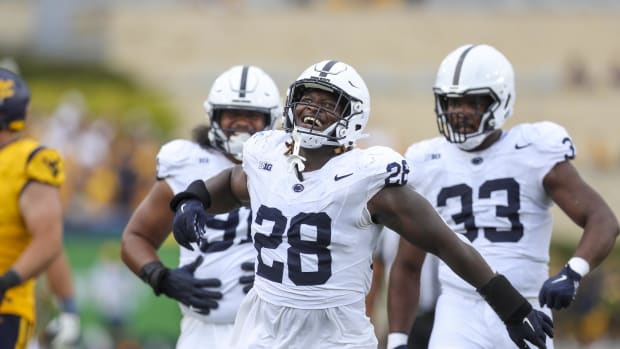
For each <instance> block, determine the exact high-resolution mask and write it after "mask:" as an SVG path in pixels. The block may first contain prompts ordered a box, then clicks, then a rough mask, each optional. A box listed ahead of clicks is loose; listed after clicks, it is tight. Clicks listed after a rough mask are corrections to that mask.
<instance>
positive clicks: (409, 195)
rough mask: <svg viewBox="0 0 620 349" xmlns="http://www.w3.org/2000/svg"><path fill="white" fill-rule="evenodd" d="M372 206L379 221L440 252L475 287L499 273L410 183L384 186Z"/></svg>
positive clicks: (445, 260) (428, 248)
mask: <svg viewBox="0 0 620 349" xmlns="http://www.w3.org/2000/svg"><path fill="white" fill-rule="evenodd" d="M368 209H369V210H370V212H371V214H372V217H373V219H374V220H375V222H377V223H381V224H384V225H385V226H387V227H389V228H391V229H393V230H394V231H396V232H398V233H399V234H400V235H401V237H403V238H404V239H406V240H407V241H409V242H410V243H412V244H414V245H416V246H417V247H419V248H421V249H422V250H425V251H427V252H430V253H433V254H435V255H437V256H438V257H439V258H441V259H442V260H443V261H444V262H446V264H448V265H449V266H450V268H452V270H454V272H456V273H457V274H458V275H459V276H460V277H461V278H463V279H464V280H465V281H467V282H469V283H470V284H471V285H473V286H474V287H476V288H480V287H482V286H483V285H485V284H486V283H487V282H489V280H491V278H493V276H495V273H494V272H493V271H492V270H491V268H490V267H489V265H488V264H487V263H486V261H485V260H484V259H483V258H482V256H481V255H480V254H479V253H478V251H476V250H475V249H474V248H473V247H472V246H471V245H469V244H467V243H465V242H463V241H461V240H460V239H459V237H458V236H457V235H456V234H455V233H454V232H453V231H452V230H451V229H450V228H449V227H448V226H447V225H446V223H445V222H444V221H443V220H442V219H441V217H440V216H439V215H438V214H437V212H436V211H435V209H434V208H433V207H432V206H431V204H430V203H429V202H428V201H427V200H426V199H425V198H424V197H423V196H421V195H420V194H418V193H417V192H415V191H414V190H413V189H412V188H411V187H410V186H401V187H387V188H384V189H382V190H381V191H379V193H377V194H376V195H375V196H374V197H373V198H372V199H371V200H370V201H369V202H368ZM397 259H398V257H397ZM421 261H423V259H420V264H421ZM409 263H412V262H409ZM420 267H421V265H420Z"/></svg>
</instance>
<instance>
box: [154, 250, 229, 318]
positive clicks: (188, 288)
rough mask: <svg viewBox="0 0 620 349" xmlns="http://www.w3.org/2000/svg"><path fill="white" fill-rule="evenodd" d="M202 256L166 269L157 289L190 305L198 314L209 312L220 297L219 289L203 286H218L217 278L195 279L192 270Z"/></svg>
mask: <svg viewBox="0 0 620 349" xmlns="http://www.w3.org/2000/svg"><path fill="white" fill-rule="evenodd" d="M202 261H203V257H202V256H198V257H197V258H196V259H195V260H194V261H193V262H192V263H190V264H186V265H184V266H182V267H180V268H178V269H168V270H167V272H166V274H165V275H164V276H163V277H162V279H161V281H160V284H159V291H160V292H161V293H163V294H165V295H167V296H168V297H170V298H174V299H176V300H178V301H179V302H181V303H183V304H185V305H187V306H189V307H191V308H192V309H194V310H196V311H197V312H198V313H200V314H209V311H211V309H216V308H217V306H218V304H217V300H219V299H221V298H222V293H221V292H219V291H214V290H208V289H205V287H219V286H221V282H220V280H218V279H197V278H196V277H194V271H195V270H196V268H197V267H198V266H199V265H200V264H201V263H202Z"/></svg>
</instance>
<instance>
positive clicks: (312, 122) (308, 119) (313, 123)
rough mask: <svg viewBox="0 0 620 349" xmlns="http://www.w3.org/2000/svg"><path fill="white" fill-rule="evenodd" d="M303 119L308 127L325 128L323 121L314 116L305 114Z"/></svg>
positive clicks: (304, 124)
mask: <svg viewBox="0 0 620 349" xmlns="http://www.w3.org/2000/svg"><path fill="white" fill-rule="evenodd" d="M301 121H302V123H303V126H304V127H306V128H314V129H323V122H322V121H321V120H319V119H317V118H316V117H314V116H305V117H303V118H302V119H301Z"/></svg>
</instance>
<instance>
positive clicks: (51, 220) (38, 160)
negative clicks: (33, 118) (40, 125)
mask: <svg viewBox="0 0 620 349" xmlns="http://www.w3.org/2000/svg"><path fill="white" fill-rule="evenodd" d="M29 101H30V92H29V90H28V87H27V86H26V84H25V83H24V81H23V80H22V79H21V78H20V77H19V76H18V75H16V74H14V73H12V72H11V71H9V70H6V69H2V68H0V349H13V348H25V346H26V343H27V342H28V339H29V338H30V337H31V334H32V333H31V332H32V329H33V328H34V321H35V293H34V283H35V277H36V276H37V275H39V274H40V273H42V272H44V271H45V270H46V269H47V268H48V267H49V265H50V263H51V262H52V261H53V260H54V258H56V257H57V256H58V255H59V253H60V252H61V249H62V204H61V200H60V190H59V187H60V185H61V184H62V183H63V182H64V179H65V172H64V163H63V160H62V158H61V156H60V154H59V153H58V152H57V151H55V150H53V149H49V148H46V147H44V146H42V145H40V144H39V142H37V141H35V140H33V139H30V138H26V137H23V136H22V134H21V131H22V130H23V128H24V126H25V119H26V111H27V108H28V103H29Z"/></svg>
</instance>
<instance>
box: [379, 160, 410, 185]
mask: <svg viewBox="0 0 620 349" xmlns="http://www.w3.org/2000/svg"><path fill="white" fill-rule="evenodd" d="M385 170H386V171H387V173H389V174H390V175H389V176H388V177H387V178H386V179H385V186H386V187H394V186H401V185H405V184H407V180H408V179H409V177H408V174H409V165H408V164H407V161H405V160H403V161H401V163H400V164H399V163H398V162H391V163H389V164H388V165H387V167H386V169H385Z"/></svg>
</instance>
